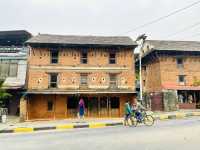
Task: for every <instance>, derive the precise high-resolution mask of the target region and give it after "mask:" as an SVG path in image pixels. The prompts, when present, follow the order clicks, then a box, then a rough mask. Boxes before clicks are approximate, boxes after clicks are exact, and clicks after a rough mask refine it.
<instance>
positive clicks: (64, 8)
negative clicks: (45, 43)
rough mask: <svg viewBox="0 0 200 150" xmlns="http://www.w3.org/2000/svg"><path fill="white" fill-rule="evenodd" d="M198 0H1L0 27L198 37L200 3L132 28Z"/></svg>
mask: <svg viewBox="0 0 200 150" xmlns="http://www.w3.org/2000/svg"><path fill="white" fill-rule="evenodd" d="M195 1H197V0H0V30H16V29H25V30H27V31H29V32H31V33H32V34H33V35H36V34H38V33H49V34H63V35H67V34H70V35H111V36H115V35H128V36H131V37H132V38H135V37H137V36H138V35H139V34H141V33H146V34H147V35H148V38H149V39H166V40H169V39H171V40H199V41H200V24H199V25H198V26H196V27H194V28H189V29H187V30H185V32H181V33H179V34H176V35H175V36H170V35H173V34H174V33H176V32H179V31H183V29H184V28H186V27H188V26H192V25H193V24H195V23H198V22H200V4H198V5H196V6H194V7H192V8H190V9H187V10H185V11H183V12H180V13H178V14H176V15H174V16H172V17H170V18H167V19H165V20H163V21H161V22H159V23H156V24H153V25H150V26H147V27H145V28H142V29H140V30H137V31H135V32H129V33H126V32H127V31H129V30H130V29H133V28H135V27H137V26H138V25H141V24H144V23H146V22H149V21H151V20H153V19H156V18H158V17H161V16H163V15H166V14H168V13H170V12H172V11H174V10H176V9H180V8H182V7H185V6H187V5H189V4H191V3H193V2H195Z"/></svg>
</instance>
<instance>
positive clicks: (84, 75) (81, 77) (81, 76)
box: [80, 74, 88, 86]
mask: <svg viewBox="0 0 200 150" xmlns="http://www.w3.org/2000/svg"><path fill="white" fill-rule="evenodd" d="M83 77H86V78H85V82H83ZM80 85H81V86H87V85H88V74H80Z"/></svg>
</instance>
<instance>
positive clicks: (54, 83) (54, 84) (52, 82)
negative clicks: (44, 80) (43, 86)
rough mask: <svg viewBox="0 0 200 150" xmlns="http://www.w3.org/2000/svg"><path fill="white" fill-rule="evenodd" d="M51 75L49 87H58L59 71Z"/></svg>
mask: <svg viewBox="0 0 200 150" xmlns="http://www.w3.org/2000/svg"><path fill="white" fill-rule="evenodd" d="M49 76H50V82H49V87H50V88H57V84H58V83H57V82H58V74H57V73H51V74H49Z"/></svg>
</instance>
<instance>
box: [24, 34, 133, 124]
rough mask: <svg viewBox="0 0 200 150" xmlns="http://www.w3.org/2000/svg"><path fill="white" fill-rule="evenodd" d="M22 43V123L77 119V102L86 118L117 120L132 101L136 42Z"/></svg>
mask: <svg viewBox="0 0 200 150" xmlns="http://www.w3.org/2000/svg"><path fill="white" fill-rule="evenodd" d="M27 44H28V45H29V46H30V53H29V57H28V74H27V95H26V97H25V99H24V100H22V105H21V106H22V107H23V110H22V116H23V117H25V119H26V120H31V119H58V118H73V117H77V108H78V102H79V99H80V98H83V100H84V102H85V106H86V115H85V116H86V117H120V116H122V115H123V107H124V103H125V101H126V100H130V101H134V99H135V84H134V83H135V67H134V49H135V47H136V43H135V42H133V41H132V40H131V39H130V38H129V37H101V36H97V37H96V36H60V35H47V34H41V35H37V36H36V37H33V38H31V39H30V40H28V41H27Z"/></svg>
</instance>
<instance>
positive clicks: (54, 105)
mask: <svg viewBox="0 0 200 150" xmlns="http://www.w3.org/2000/svg"><path fill="white" fill-rule="evenodd" d="M53 119H54V120H55V119H56V95H54V98H53Z"/></svg>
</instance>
